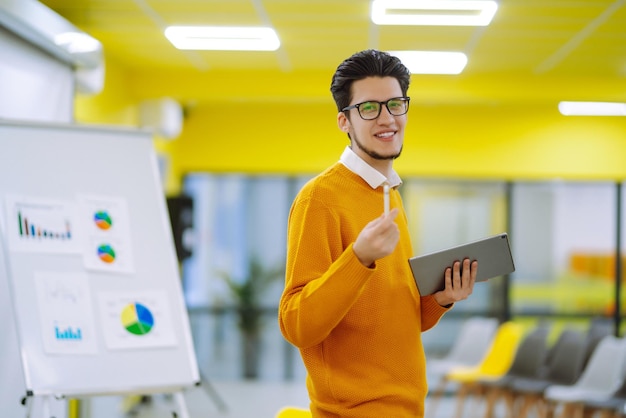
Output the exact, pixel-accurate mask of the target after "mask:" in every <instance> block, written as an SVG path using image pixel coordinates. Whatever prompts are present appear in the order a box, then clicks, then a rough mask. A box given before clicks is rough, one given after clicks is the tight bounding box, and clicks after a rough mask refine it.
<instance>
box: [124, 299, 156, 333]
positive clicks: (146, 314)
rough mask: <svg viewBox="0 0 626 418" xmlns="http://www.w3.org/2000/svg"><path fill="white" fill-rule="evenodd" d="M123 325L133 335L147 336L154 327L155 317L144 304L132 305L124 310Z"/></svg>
mask: <svg viewBox="0 0 626 418" xmlns="http://www.w3.org/2000/svg"><path fill="white" fill-rule="evenodd" d="M122 325H124V328H126V330H127V331H128V332H130V333H131V334H135V335H145V334H147V333H149V332H150V330H151V329H152V328H153V327H154V317H153V316H152V312H150V309H148V308H146V307H145V306H143V305H142V304H140V303H131V304H128V305H126V307H125V308H124V310H122Z"/></svg>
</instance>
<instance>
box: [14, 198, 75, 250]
mask: <svg viewBox="0 0 626 418" xmlns="http://www.w3.org/2000/svg"><path fill="white" fill-rule="evenodd" d="M6 207H7V214H8V216H9V218H8V222H9V225H8V226H9V228H8V230H9V243H10V245H11V249H12V250H14V251H32V252H79V251H80V243H79V242H78V240H77V234H76V231H74V227H75V225H74V218H75V207H74V205H73V204H72V203H71V202H69V201H61V200H51V199H50V200H48V199H38V198H32V197H29V198H27V197H16V196H7V200H6Z"/></svg>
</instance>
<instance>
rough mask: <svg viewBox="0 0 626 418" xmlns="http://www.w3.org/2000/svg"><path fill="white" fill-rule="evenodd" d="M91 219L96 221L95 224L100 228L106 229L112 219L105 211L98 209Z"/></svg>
mask: <svg viewBox="0 0 626 418" xmlns="http://www.w3.org/2000/svg"><path fill="white" fill-rule="evenodd" d="M93 221H94V222H95V223H96V226H97V227H98V228H100V229H102V230H105V231H106V230H107V229H109V228H111V225H113V221H112V220H111V217H110V216H109V214H108V213H107V212H105V211H102V210H101V211H98V212H96V213H95V214H94V215H93Z"/></svg>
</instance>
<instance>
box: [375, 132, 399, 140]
mask: <svg viewBox="0 0 626 418" xmlns="http://www.w3.org/2000/svg"><path fill="white" fill-rule="evenodd" d="M395 134H396V133H395V132H382V133H379V134H376V135H374V136H375V137H376V138H380V139H389V138H392V137H393V136H394V135H395Z"/></svg>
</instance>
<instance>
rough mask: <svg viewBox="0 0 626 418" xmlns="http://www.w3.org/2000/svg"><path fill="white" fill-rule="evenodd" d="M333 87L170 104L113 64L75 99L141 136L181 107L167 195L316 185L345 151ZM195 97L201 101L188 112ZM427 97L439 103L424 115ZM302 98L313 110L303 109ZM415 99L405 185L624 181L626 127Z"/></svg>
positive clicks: (322, 80)
mask: <svg viewBox="0 0 626 418" xmlns="http://www.w3.org/2000/svg"><path fill="white" fill-rule="evenodd" d="M330 76H331V74H330V70H329V74H325V75H324V76H321V75H311V77H310V78H308V79H307V78H304V79H303V78H302V74H300V75H284V76H280V75H279V76H276V75H262V76H261V75H257V76H256V77H251V76H247V77H242V75H241V74H234V75H233V74H212V73H210V72H208V73H205V74H201V75H200V76H197V78H195V79H194V78H190V79H187V80H185V81H183V82H181V81H180V80H177V82H176V86H177V87H176V90H175V91H174V94H172V91H169V90H168V88H167V85H168V83H167V81H164V78H163V76H162V75H158V74H145V73H144V74H138V73H133V72H131V71H126V70H124V69H123V67H121V66H119V65H118V64H116V63H115V62H112V61H110V60H109V61H107V80H106V87H105V90H104V91H103V92H102V93H101V94H99V95H97V96H93V97H89V98H79V99H77V101H76V117H77V120H78V121H84V122H96V123H114V124H124V125H136V123H137V122H136V120H137V105H138V104H139V103H140V102H141V100H145V99H150V98H158V97H163V96H170V97H174V98H175V99H177V100H179V101H180V102H182V103H183V104H184V105H185V108H186V118H185V123H184V127H183V132H182V134H181V135H180V137H179V138H177V139H175V140H173V141H163V140H156V145H157V150H158V151H159V152H161V153H163V154H165V155H167V159H168V181H167V191H168V192H169V193H176V192H177V191H178V189H179V187H180V179H181V176H183V175H184V174H185V173H187V172H192V171H210V172H247V173H290V174H294V173H306V174H312V173H316V172H319V171H321V170H323V169H324V168H325V167H327V166H328V165H329V164H332V163H333V162H334V161H336V160H337V159H338V157H339V154H340V153H341V151H342V150H343V148H344V147H345V146H346V144H347V143H348V140H347V137H346V135H345V134H343V133H341V132H340V131H339V130H338V129H337V127H336V109H335V107H334V103H333V102H332V99H331V97H330V92H329V90H328V82H329V80H330ZM167 79H168V78H167V77H166V78H165V80H167ZM169 79H172V78H169ZM420 84H422V85H420ZM181 86H182V87H181ZM255 86H256V87H255ZM289 86H291V88H290V87H289ZM194 90H195V91H196V93H195V94H194ZM199 90H201V91H202V93H200V94H199V96H200V97H201V100H199V101H189V100H190V98H192V97H197V96H198V94H197V92H198V91H199ZM465 90H466V91H470V90H471V88H469V87H468V86H465ZM272 92H275V94H276V95H275V96H272ZM422 92H424V96H426V95H427V96H428V100H429V102H430V103H433V104H430V105H427V104H424V102H426V101H425V100H421V99H422V98H423V97H422ZM299 94H303V95H305V97H307V99H305V100H302V99H299V98H298V96H299ZM409 94H410V95H411V96H412V104H411V110H410V112H409V126H408V129H407V135H406V138H405V148H404V151H403V155H402V157H401V158H400V159H399V160H398V161H397V164H396V168H397V169H398V171H399V172H400V173H401V174H402V175H412V176H422V177H438V178H442V177H443V178H446V177H452V178H490V179H502V178H504V179H552V178H563V179H577V180H604V179H609V180H610V179H624V178H626V164H624V161H626V119H625V118H620V117H594V118H590V117H587V118H585V117H564V116H561V115H560V114H559V113H558V110H557V107H556V103H555V102H551V101H550V100H542V101H541V102H539V103H533V102H532V101H529V100H527V99H525V101H524V102H523V103H520V102H518V103H515V102H514V101H512V100H507V101H503V102H502V103H501V104H489V103H485V104H473V105H470V104H464V103H461V104H450V102H443V101H442V102H436V101H433V100H432V99H433V94H434V93H433V92H432V91H428V92H427V89H426V87H425V86H424V85H423V83H420V82H419V81H418V82H417V83H416V82H413V85H412V87H411V89H410V91H409ZM471 94H473V95H476V94H478V93H477V92H476V91H474V92H472V93H471Z"/></svg>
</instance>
